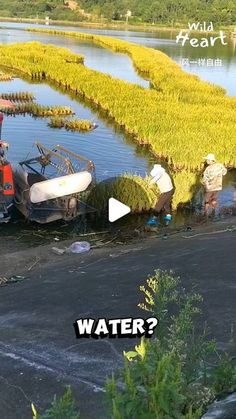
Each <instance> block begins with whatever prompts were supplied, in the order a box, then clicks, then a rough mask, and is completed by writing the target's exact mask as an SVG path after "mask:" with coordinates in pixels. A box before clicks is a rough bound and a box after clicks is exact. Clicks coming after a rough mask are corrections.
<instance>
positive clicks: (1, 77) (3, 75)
mask: <svg viewBox="0 0 236 419" xmlns="http://www.w3.org/2000/svg"><path fill="white" fill-rule="evenodd" d="M12 79H13V77H12V76H11V75H10V74H7V73H2V72H0V82H1V81H11V80H12Z"/></svg>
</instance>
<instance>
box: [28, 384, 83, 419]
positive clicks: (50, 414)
mask: <svg viewBox="0 0 236 419" xmlns="http://www.w3.org/2000/svg"><path fill="white" fill-rule="evenodd" d="M32 412H33V419H80V414H79V413H78V412H77V411H76V407H75V402H74V400H73V396H72V392H71V389H70V387H67V389H66V392H65V394H64V395H63V396H62V397H61V398H60V399H57V398H56V396H55V398H54V401H53V402H52V405H51V407H50V408H49V409H48V410H46V412H45V413H43V414H39V413H37V411H36V408H35V406H34V405H33V404H32Z"/></svg>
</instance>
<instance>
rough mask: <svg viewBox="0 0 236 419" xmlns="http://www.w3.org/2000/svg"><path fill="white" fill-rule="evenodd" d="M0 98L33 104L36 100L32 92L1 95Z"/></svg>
mask: <svg viewBox="0 0 236 419" xmlns="http://www.w3.org/2000/svg"><path fill="white" fill-rule="evenodd" d="M0 98H1V99H5V100H10V101H11V102H33V100H34V99H35V97H34V95H33V93H30V92H13V93H1V94H0Z"/></svg>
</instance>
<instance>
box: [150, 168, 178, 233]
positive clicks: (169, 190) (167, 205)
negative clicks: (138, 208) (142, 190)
mask: <svg viewBox="0 0 236 419" xmlns="http://www.w3.org/2000/svg"><path fill="white" fill-rule="evenodd" d="M150 175H151V177H152V180H151V181H150V182H149V185H148V186H149V187H151V186H152V185H153V184H154V183H156V184H157V186H158V188H159V190H160V193H161V194H160V197H159V199H158V201H157V204H156V206H155V208H154V209H153V210H154V212H155V215H154V216H153V217H151V218H150V219H149V220H148V222H147V225H149V226H156V225H157V224H158V221H157V216H158V215H159V214H160V213H161V211H164V213H165V217H164V219H165V221H166V223H167V224H168V223H169V222H170V221H171V220H172V215H171V201H172V198H173V195H174V186H173V183H172V180H171V178H170V176H169V175H168V173H167V172H166V171H165V169H164V167H162V166H161V165H160V164H155V165H154V167H153V169H152V171H151V173H150Z"/></svg>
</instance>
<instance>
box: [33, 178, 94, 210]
mask: <svg viewBox="0 0 236 419" xmlns="http://www.w3.org/2000/svg"><path fill="white" fill-rule="evenodd" d="M91 182H92V175H91V173H89V172H87V171H83V172H79V173H73V174H71V175H67V176H61V177H57V178H55V179H49V180H45V181H42V182H37V183H34V184H33V185H32V186H31V188H30V201H31V202H32V203H33V204H39V203H40V202H44V201H47V200H49V199H55V198H61V197H63V196H66V195H72V194H76V193H80V192H84V191H86V189H87V188H88V186H89V185H90V184H91Z"/></svg>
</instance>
